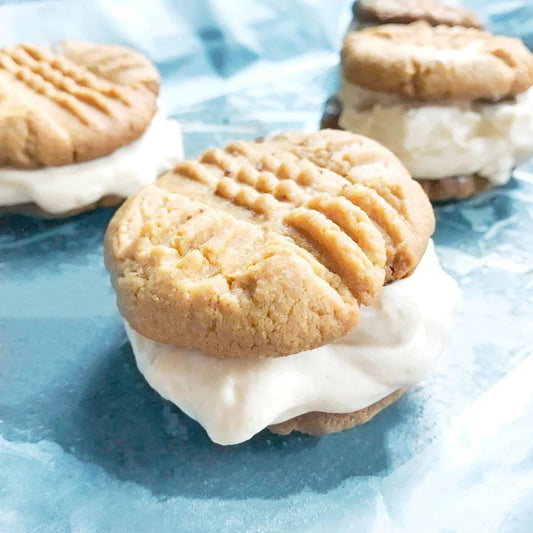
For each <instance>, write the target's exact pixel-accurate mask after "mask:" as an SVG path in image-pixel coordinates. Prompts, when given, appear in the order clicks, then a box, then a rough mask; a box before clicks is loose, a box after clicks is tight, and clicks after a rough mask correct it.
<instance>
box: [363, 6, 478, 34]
mask: <svg viewBox="0 0 533 533" xmlns="http://www.w3.org/2000/svg"><path fill="white" fill-rule="evenodd" d="M353 13H354V16H355V17H356V18H357V19H358V20H359V22H361V23H363V24H391V23H393V24H409V23H410V22H416V21H417V20H424V21H426V22H427V23H428V24H431V26H439V25H440V24H445V25H446V26H465V27H467V28H480V29H481V28H482V25H481V22H480V21H479V19H478V18H477V16H476V14H475V13H474V12H473V11H471V10H470V9H467V8H466V7H463V6H453V5H446V4H443V3H442V2H439V1H438V0H359V1H358V2H355V3H354V5H353Z"/></svg>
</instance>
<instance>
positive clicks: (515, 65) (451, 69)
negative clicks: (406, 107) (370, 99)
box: [342, 22, 533, 101]
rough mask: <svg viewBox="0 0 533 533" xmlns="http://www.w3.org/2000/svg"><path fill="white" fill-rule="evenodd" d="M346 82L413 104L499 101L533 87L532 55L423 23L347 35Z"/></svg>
mask: <svg viewBox="0 0 533 533" xmlns="http://www.w3.org/2000/svg"><path fill="white" fill-rule="evenodd" d="M342 69H343V74H344V77H345V79H346V80H347V81H349V82H351V83H354V84H356V85H358V86H360V87H363V88H365V89H369V90H373V91H379V92H383V93H392V94H395V95H398V96H402V97H407V98H413V99H418V100H444V101H447V100H477V99H489V100H500V99H503V98H507V97H512V96H515V95H517V94H519V93H522V92H524V91H525V90H527V89H528V88H529V87H530V86H531V85H532V84H533V55H532V54H531V52H530V51H529V50H528V49H527V48H526V46H525V45H524V44H523V43H522V41H520V40H519V39H514V38H511V37H502V36H495V35H491V34H489V33H486V32H483V31H481V30H477V29H473V28H463V27H459V26H455V27H449V26H437V27H432V26H430V25H429V24H427V23H426V22H414V23H412V24H385V25H382V26H376V27H370V28H365V29H363V30H361V31H357V32H352V33H349V34H348V35H347V36H346V39H345V41H344V46H343V49H342Z"/></svg>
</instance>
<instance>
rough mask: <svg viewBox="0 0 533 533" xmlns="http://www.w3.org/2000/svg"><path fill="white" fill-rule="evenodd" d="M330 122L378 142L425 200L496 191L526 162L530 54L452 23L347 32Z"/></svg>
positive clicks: (532, 99) (530, 151)
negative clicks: (396, 159) (336, 103)
mask: <svg viewBox="0 0 533 533" xmlns="http://www.w3.org/2000/svg"><path fill="white" fill-rule="evenodd" d="M342 74H343V81H342V86H341V89H340V92H339V95H338V97H339V101H340V105H341V108H340V112H339V116H338V117H331V116H330V117H329V118H328V121H327V123H328V125H330V126H331V125H332V122H335V121H337V122H338V126H339V127H340V128H341V129H345V130H349V131H352V132H355V133H359V134H362V135H367V136H369V137H371V138H373V139H376V140H377V141H378V142H380V143H382V144H383V145H385V146H386V147H388V148H389V149H390V150H392V151H393V152H394V153H395V154H396V156H398V157H399V159H400V160H401V161H402V163H403V164H404V165H405V166H406V167H407V169H408V170H409V172H410V173H411V174H412V176H413V177H414V178H415V179H416V180H418V181H419V182H420V183H421V184H422V186H423V188H424V189H425V190H426V192H427V193H428V195H429V197H430V198H431V199H432V200H437V201H438V200H447V199H453V198H466V197H468V196H471V195H473V194H476V193H478V192H481V191H482V190H484V189H486V188H488V187H489V186H494V185H503V184H505V183H506V182H507V181H508V180H509V179H510V176H511V172H512V170H513V168H514V167H515V166H516V165H517V164H519V163H521V162H524V161H526V160H527V159H529V158H530V157H531V156H532V155H533V89H531V85H532V84H533V54H531V52H530V51H529V50H528V49H527V48H526V47H525V45H524V44H523V43H522V42H521V41H520V40H519V39H514V38H509V37H502V36H495V35H491V34H489V33H486V32H483V31H481V30H477V29H472V28H461V27H458V26H455V27H448V26H437V27H432V26H430V25H429V24H427V23H425V22H415V23H412V24H407V25H397V24H388V25H383V26H376V27H373V28H366V29H364V30H361V31H357V32H352V33H350V34H348V35H347V37H346V39H345V41H344V46H343V50H342Z"/></svg>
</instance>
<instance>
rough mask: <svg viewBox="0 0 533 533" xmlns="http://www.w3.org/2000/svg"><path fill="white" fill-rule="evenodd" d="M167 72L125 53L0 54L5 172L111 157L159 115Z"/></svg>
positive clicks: (75, 49)
mask: <svg viewBox="0 0 533 533" xmlns="http://www.w3.org/2000/svg"><path fill="white" fill-rule="evenodd" d="M158 91H159V73H158V72H157V69H156V68H155V67H154V65H152V63H150V61H149V60H148V59H146V58H145V57H144V56H142V55H141V54H139V53H138V52H135V51H133V50H129V49H127V48H124V47H122V46H112V45H95V44H90V43H72V42H65V43H62V44H60V45H58V46H57V51H54V52H53V51H52V50H51V49H50V48H48V47H44V46H34V45H24V44H23V45H18V46H7V47H5V48H3V49H0V166H10V167H16V168H26V169H28V168H39V167H42V166H58V165H66V164H70V163H75V162H79V161H87V160H91V159H96V158H98V157H101V156H104V155H107V154H110V153H111V152H114V151H115V150H116V149H117V148H120V147H121V146H124V145H127V144H129V143H131V142H133V141H134V140H135V139H137V138H138V137H140V136H141V135H142V134H143V133H144V131H145V129H146V128H147V127H148V125H149V124H150V122H151V120H152V117H153V115H154V114H155V112H156V109H157V107H156V99H157V94H158Z"/></svg>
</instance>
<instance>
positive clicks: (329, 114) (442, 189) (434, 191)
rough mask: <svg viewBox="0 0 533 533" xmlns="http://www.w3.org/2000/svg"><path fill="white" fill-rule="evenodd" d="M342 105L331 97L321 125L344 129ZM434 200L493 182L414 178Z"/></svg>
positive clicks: (472, 193)
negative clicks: (342, 125) (341, 121)
mask: <svg viewBox="0 0 533 533" xmlns="http://www.w3.org/2000/svg"><path fill="white" fill-rule="evenodd" d="M341 111H342V105H341V103H340V102H339V99H338V98H337V97H336V96H332V97H331V98H329V99H328V100H327V102H326V104H325V106H324V113H323V114H322V118H321V120H320V127H321V128H324V129H328V128H329V129H342V128H341V127H340V126H339V118H340V114H341ZM414 179H415V180H416V181H417V182H418V183H420V185H421V186H422V189H424V192H425V193H426V194H427V195H428V197H429V199H430V200H431V201H432V202H444V201H447V200H464V199H466V198H470V197H471V196H475V195H476V194H479V193H482V192H484V191H486V190H488V189H490V188H491V183H490V181H489V180H487V179H486V178H482V177H481V176H477V175H473V176H452V177H449V178H442V179H431V180H429V179H428V180H424V179H417V178H414Z"/></svg>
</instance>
